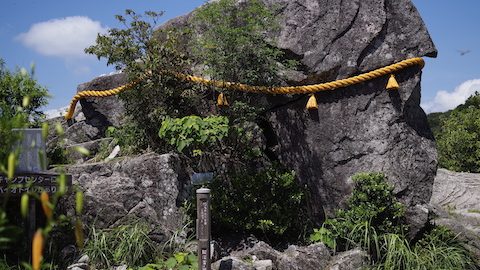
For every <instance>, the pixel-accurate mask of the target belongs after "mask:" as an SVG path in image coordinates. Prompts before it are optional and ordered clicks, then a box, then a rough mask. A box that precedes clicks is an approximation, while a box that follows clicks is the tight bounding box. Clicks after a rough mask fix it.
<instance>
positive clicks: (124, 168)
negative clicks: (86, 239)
mask: <svg viewBox="0 0 480 270" xmlns="http://www.w3.org/2000/svg"><path fill="white" fill-rule="evenodd" d="M66 171H67V173H69V174H71V175H72V178H73V184H74V185H77V186H78V187H79V188H80V189H81V190H82V191H83V192H84V197H85V200H84V201H85V206H84V213H83V215H82V218H83V221H84V222H85V224H89V225H92V226H94V227H95V228H98V229H102V228H109V227H114V226H117V225H120V224H124V223H129V222H131V221H132V220H133V221H136V220H141V221H143V222H146V223H147V224H149V225H150V226H151V228H152V229H154V231H153V232H152V235H153V236H155V239H157V240H159V241H164V240H166V239H168V238H169V237H170V236H171V235H172V233H173V232H175V231H176V230H178V228H181V227H182V225H183V224H182V221H183V213H182V212H181V210H180V206H181V204H182V203H183V201H184V200H185V198H187V196H188V192H189V187H190V178H189V176H188V174H187V172H186V169H185V164H184V163H183V162H182V160H181V159H180V158H179V157H178V156H177V155H174V154H164V155H158V154H155V153H148V154H143V155H140V156H136V157H128V158H117V159H115V160H113V161H110V162H99V163H87V164H81V165H71V166H67V167H66ZM64 207H65V208H66V212H67V213H68V215H69V216H73V215H74V200H73V198H69V200H67V204H66V205H65V206H64Z"/></svg>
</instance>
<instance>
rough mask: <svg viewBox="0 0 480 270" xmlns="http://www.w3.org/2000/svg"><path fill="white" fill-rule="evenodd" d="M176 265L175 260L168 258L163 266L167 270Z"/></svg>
mask: <svg viewBox="0 0 480 270" xmlns="http://www.w3.org/2000/svg"><path fill="white" fill-rule="evenodd" d="M176 265H177V260H176V259H175V258H173V257H172V258H168V260H167V261H166V262H165V266H167V268H168V269H173V268H174V267H175V266H176Z"/></svg>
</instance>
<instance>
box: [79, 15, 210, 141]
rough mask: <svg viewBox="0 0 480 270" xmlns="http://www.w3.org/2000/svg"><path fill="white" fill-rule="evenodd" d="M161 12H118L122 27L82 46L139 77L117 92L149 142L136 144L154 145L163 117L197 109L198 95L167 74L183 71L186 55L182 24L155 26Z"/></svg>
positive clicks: (186, 63)
mask: <svg viewBox="0 0 480 270" xmlns="http://www.w3.org/2000/svg"><path fill="white" fill-rule="evenodd" d="M162 15H163V13H162V12H160V13H156V12H152V11H147V12H145V14H144V15H140V14H137V13H135V12H134V11H132V10H126V11H125V15H123V16H122V15H117V16H116V19H117V20H118V21H119V22H120V23H122V24H123V28H121V29H120V28H112V29H110V30H109V31H108V33H107V34H105V35H100V34H99V35H98V37H97V40H96V44H95V45H93V46H91V47H89V48H87V49H86V50H85V51H86V52H87V53H89V54H94V55H96V56H97V57H98V58H99V59H100V58H105V59H106V60H107V63H108V64H109V65H114V66H115V67H116V69H118V70H122V71H123V72H125V73H126V74H127V75H128V78H129V80H130V81H135V80H139V83H138V84H137V85H136V86H135V87H134V88H133V89H132V90H130V91H126V92H124V93H122V94H121V95H120V98H121V99H122V100H123V101H124V102H125V107H126V111H127V114H129V115H130V116H131V119H132V121H133V122H134V124H133V125H134V126H137V127H139V128H140V130H141V132H142V133H143V136H145V137H146V138H147V140H146V144H147V145H142V146H139V147H147V146H153V147H158V146H159V145H158V144H159V142H158V141H159V140H158V136H157V132H158V130H159V128H160V125H161V122H162V121H163V119H164V118H165V117H166V116H170V117H181V116H186V115H191V114H195V113H196V110H195V109H194V108H195V104H196V102H198V100H200V98H199V96H201V95H202V92H201V91H192V90H191V88H190V87H189V86H188V85H185V84H181V83H179V82H178V81H177V80H176V79H175V77H174V76H171V74H172V73H174V72H182V73H184V72H186V71H187V67H188V61H187V58H186V55H185V54H184V53H182V52H181V51H180V50H179V48H180V47H181V46H180V41H179V38H180V37H181V36H182V32H181V31H180V30H175V29H171V28H168V29H167V28H162V29H157V30H156V26H157V22H158V20H159V19H160V18H161V16H162ZM146 74H150V75H149V76H146Z"/></svg>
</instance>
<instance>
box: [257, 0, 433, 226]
mask: <svg viewBox="0 0 480 270" xmlns="http://www.w3.org/2000/svg"><path fill="white" fill-rule="evenodd" d="M268 2H269V3H277V4H279V5H280V9H281V10H282V13H281V14H280V17H281V18H282V19H281V22H280V24H281V30H280V33H278V34H277V35H276V37H277V38H278V45H279V47H281V48H283V49H287V50H289V51H291V52H293V53H294V54H295V55H297V56H298V57H300V58H301V61H302V63H303V64H304V65H305V67H304V68H305V70H306V72H305V73H306V75H307V79H305V80H302V81H301V83H320V82H325V81H329V80H334V79H340V78H346V77H349V76H352V75H355V74H358V73H359V72H365V71H369V70H372V69H375V68H379V67H382V66H385V65H388V64H391V63H394V62H397V61H400V60H404V59H407V58H410V57H415V56H425V55H429V56H434V55H436V50H435V47H434V45H433V43H432V41H431V39H430V37H429V35H428V32H427V30H426V28H425V26H424V24H423V22H422V20H421V18H420V16H419V14H418V12H417V11H416V9H415V7H414V6H413V4H412V3H411V2H410V1H409V0H401V1H398V0H395V1H394V0H383V1H382V0H369V1H358V0H349V1H325V0H296V1H273V0H272V1H268ZM396 76H397V80H398V81H399V83H400V85H401V89H400V90H399V91H393V92H387V91H386V90H385V85H386V81H387V79H388V77H387V76H386V77H384V78H380V79H376V80H372V81H370V82H368V83H364V84H360V85H357V86H350V87H347V88H344V89H338V90H335V91H332V92H323V93H318V94H316V97H317V100H318V103H319V108H318V110H317V111H314V112H306V111H305V109H304V108H305V104H306V101H307V98H308V97H307V96H304V97H298V96H294V97H287V96H282V97H272V98H270V99H269V100H270V102H271V103H272V106H274V108H275V109H273V110H271V111H270V113H269V114H268V119H269V125H268V126H267V127H266V129H267V130H270V131H271V132H267V134H272V133H273V136H269V137H267V145H269V146H270V150H271V151H272V152H273V153H275V154H276V155H277V156H278V158H279V159H280V160H281V161H282V162H283V163H284V164H286V165H287V166H289V167H291V168H292V169H294V170H295V171H296V172H297V175H298V177H299V179H300V181H301V182H302V183H304V184H308V186H309V188H310V190H311V192H312V199H313V202H312V208H313V211H314V213H315V214H316V216H317V217H322V215H323V213H324V211H326V212H327V213H330V214H331V213H333V210H334V209H336V208H338V207H339V206H341V205H342V202H344V201H345V198H346V195H348V194H349V193H350V192H351V184H350V183H349V181H348V179H349V177H350V176H351V175H353V174H355V173H357V172H361V171H381V172H384V173H386V175H387V176H388V179H389V182H390V183H391V184H393V185H394V187H395V193H396V194H397V196H398V197H399V198H400V199H401V200H402V202H404V203H405V204H406V205H407V206H408V207H409V209H410V210H411V211H416V206H417V205H425V204H427V203H428V201H429V199H430V194H431V189H432V183H433V178H434V175H435V171H436V166H437V161H436V158H437V155H436V149H435V144H434V140H433V136H432V133H431V131H430V129H429V127H428V123H427V119H426V116H425V113H424V112H423V110H422V109H421V108H420V76H421V72H420V69H419V68H418V67H413V68H409V69H406V70H404V71H401V72H397V73H396ZM425 222H426V219H425V220H423V223H425Z"/></svg>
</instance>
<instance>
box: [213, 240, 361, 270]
mask: <svg viewBox="0 0 480 270" xmlns="http://www.w3.org/2000/svg"><path fill="white" fill-rule="evenodd" d="M367 259H368V256H367V254H366V253H365V252H364V251H361V250H359V249H353V250H350V251H347V252H341V253H339V254H337V255H336V256H331V255H330V251H329V250H328V249H327V248H326V247H325V245H324V244H322V243H317V244H312V245H309V246H306V247H301V246H295V245H292V246H289V247H288V248H287V249H286V250H285V251H284V252H279V251H277V250H275V249H273V248H272V247H270V246H269V245H268V244H266V243H265V242H258V243H257V244H255V246H253V247H251V248H248V249H245V250H242V251H239V252H234V253H232V254H231V256H229V257H225V258H223V259H221V260H219V261H217V262H215V263H214V264H213V265H212V269H218V270H240V269H249V270H250V269H251V270H261V269H265V268H266V267H264V266H266V265H270V263H269V262H271V269H273V270H296V269H298V270H303V269H318V270H323V269H325V270H357V269H362V268H363V267H365V266H366V265H367ZM258 262H262V263H258ZM261 267H264V268H261Z"/></svg>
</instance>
